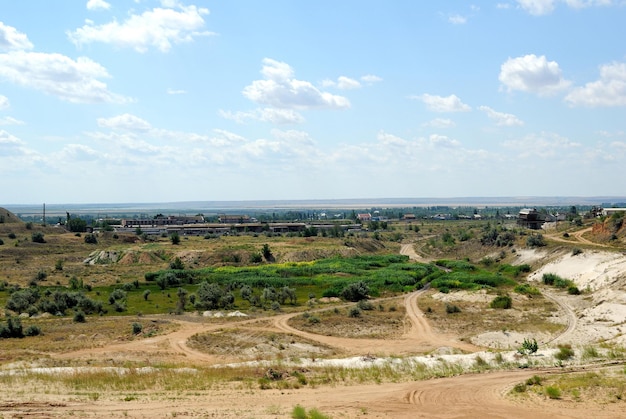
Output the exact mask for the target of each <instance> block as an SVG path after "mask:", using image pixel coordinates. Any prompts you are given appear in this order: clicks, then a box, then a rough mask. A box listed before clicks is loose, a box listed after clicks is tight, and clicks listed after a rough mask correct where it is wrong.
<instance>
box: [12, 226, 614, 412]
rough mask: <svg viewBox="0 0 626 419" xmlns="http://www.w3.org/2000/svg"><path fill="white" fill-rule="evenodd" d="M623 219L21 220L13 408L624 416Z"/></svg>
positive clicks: (16, 238)
mask: <svg viewBox="0 0 626 419" xmlns="http://www.w3.org/2000/svg"><path fill="white" fill-rule="evenodd" d="M590 223H592V222H590ZM38 233H41V235H43V240H42V242H37V241H36V240H34V239H35V238H36V237H39V235H38ZM620 234H621V233H620ZM620 234H618V235H617V237H618V239H617V240H611V241H607V240H606V239H605V238H604V236H595V235H594V234H593V232H592V231H591V224H587V225H582V226H577V225H574V224H569V223H568V224H565V223H564V224H563V225H561V226H557V227H556V228H553V229H551V230H546V231H543V232H541V240H543V243H541V244H540V245H534V244H533V243H535V241H533V240H534V239H535V238H537V237H536V236H537V233H532V232H528V231H525V230H523V229H520V228H518V227H516V226H515V225H513V224H502V223H500V224H498V223H494V222H493V221H491V222H490V221H470V220H460V221H431V220H427V221H422V220H419V221H414V222H412V223H406V222H394V223H389V226H387V228H386V229H381V230H379V231H374V232H372V231H369V232H361V233H355V234H347V235H345V236H343V237H336V238H331V237H322V236H321V235H320V236H312V237H303V236H298V235H283V236H281V235H266V234H240V235H231V236H210V237H209V236H207V237H192V236H190V237H182V238H181V240H180V242H179V243H178V244H175V243H174V242H173V241H172V240H171V239H170V238H169V237H152V238H148V239H146V237H145V236H144V237H140V236H138V235H135V234H130V233H126V234H121V233H120V234H117V233H115V232H105V233H99V234H98V235H97V240H96V241H97V242H96V243H87V242H86V240H85V234H84V233H83V234H81V235H76V234H74V233H69V232H66V231H64V230H63V229H61V228H59V227H50V226H48V227H42V226H40V225H33V224H24V223H3V224H0V240H2V243H3V244H2V245H0V304H2V306H3V307H5V312H6V316H5V318H4V319H3V323H2V327H1V329H0V332H1V333H2V336H3V338H0V360H1V361H0V386H1V388H2V390H3V391H2V394H3V396H2V398H1V399H0V417H67V416H86V417H99V416H108V417H146V418H147V417H176V416H189V417H250V418H258V417H268V418H270V417H344V418H353V417H355V418H356V417H407V418H408V417H416V415H423V417H441V418H447V417H521V418H525V417H528V418H531V417H534V418H536V417H548V416H553V417H581V418H582V417H589V416H597V417H618V416H619V415H620V414H621V412H622V411H623V409H624V408H625V407H626V406H625V405H624V401H623V399H624V398H625V397H626V369H625V367H624V365H626V363H625V362H624V360H625V357H626V349H625V348H626V338H625V337H624V334H623V332H622V331H623V327H624V323H625V322H626V310H625V309H624V304H623V302H624V301H626V293H625V292H624V291H622V289H624V286H626V258H625V257H624V254H623V253H622V252H623V250H624V249H625V247H624V245H623V241H622V239H621V238H620V237H621V235H620ZM531 237H532V238H533V240H529V238H531ZM531 244H533V245H531ZM533 344H534V345H533ZM442 406H445V408H442Z"/></svg>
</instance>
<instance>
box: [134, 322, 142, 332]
mask: <svg viewBox="0 0 626 419" xmlns="http://www.w3.org/2000/svg"><path fill="white" fill-rule="evenodd" d="M132 328H133V335H138V334H140V333H141V332H142V330H143V326H142V325H141V323H136V322H135V323H133V324H132Z"/></svg>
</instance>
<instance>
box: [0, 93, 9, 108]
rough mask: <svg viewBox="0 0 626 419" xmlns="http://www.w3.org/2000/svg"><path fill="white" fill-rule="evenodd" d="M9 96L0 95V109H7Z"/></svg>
mask: <svg viewBox="0 0 626 419" xmlns="http://www.w3.org/2000/svg"><path fill="white" fill-rule="evenodd" d="M9 106H10V104H9V98H8V97H6V96H3V95H0V111H1V110H4V109H9Z"/></svg>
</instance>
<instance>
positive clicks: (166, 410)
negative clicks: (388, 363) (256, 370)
mask: <svg viewBox="0 0 626 419" xmlns="http://www.w3.org/2000/svg"><path fill="white" fill-rule="evenodd" d="M553 372H557V373H558V372H562V371H561V370H556V369H552V370H541V371H539V370H523V371H509V372H494V373H484V374H468V375H462V376H457V377H451V378H442V379H433V380H427V381H419V382H415V383H408V384H407V383H390V384H383V385H379V384H366V385H351V386H341V385H339V386H324V387H318V388H311V387H305V388H301V389H298V390H287V391H285V390H246V391H245V396H244V395H243V394H242V391H241V390H239V391H238V390H235V389H230V390H229V389H215V390H209V391H208V392H206V393H203V394H185V395H182V394H181V395H178V396H177V397H174V398H171V399H170V398H167V397H166V398H162V397H161V398H152V397H148V398H147V399H146V400H143V401H142V400H131V401H119V400H100V401H85V402H80V401H76V399H72V400H70V401H65V400H64V401H63V402H60V403H54V402H43V401H42V402H41V403H40V405H38V406H32V404H29V403H24V404H22V405H20V404H17V403H14V404H11V405H9V404H7V405H6V406H2V404H0V411H2V412H3V413H9V414H16V415H17V414H19V413H26V412H28V413H30V415H32V414H34V413H35V414H36V412H38V413H41V412H42V411H41V410H39V409H42V408H45V412H46V416H44V417H66V416H68V415H70V414H71V415H78V416H81V415H82V416H89V417H118V416H120V417H137V418H139V417H141V418H162V417H172V416H185V417H220V418H241V417H254V418H276V417H290V413H291V410H292V409H293V407H294V406H295V405H297V404H299V405H301V406H305V407H309V408H310V407H316V408H318V409H319V410H320V411H321V412H323V413H324V414H326V415H328V416H330V417H342V418H361V417H363V416H364V415H367V417H371V418H399V419H403V418H407V419H408V418H437V419H453V418H455V419H456V418H468V419H469V418H472V419H474V418H498V419H505V418H506V419H509V418H518V419H540V418H550V419H565V418H581V419H582V418H589V417H593V418H596V419H605V418H606V419H608V418H617V417H623V404H622V403H611V404H598V405H594V404H584V405H581V404H580V403H572V402H566V401H557V400H548V399H539V398H536V399H530V400H529V399H524V400H523V401H522V400H516V399H515V398H512V397H510V396H508V393H509V391H510V390H511V389H512V388H513V386H514V385H515V384H517V383H521V382H524V381H526V380H527V379H528V378H530V377H532V376H533V375H536V374H539V375H546V374H551V373H553ZM42 396H43V397H42V399H41V400H47V399H49V396H46V395H42ZM238 396H239V397H241V399H240V400H237V399H236V398H237V397H238ZM244 399H245V400H244ZM3 407H4V408H3ZM37 417H42V416H37Z"/></svg>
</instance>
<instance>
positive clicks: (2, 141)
mask: <svg viewBox="0 0 626 419" xmlns="http://www.w3.org/2000/svg"><path fill="white" fill-rule="evenodd" d="M23 144H24V142H23V141H22V140H20V139H19V138H17V137H15V136H14V135H11V134H9V133H8V132H6V131H4V130H0V147H2V148H6V147H16V146H21V145H23Z"/></svg>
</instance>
